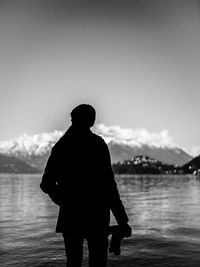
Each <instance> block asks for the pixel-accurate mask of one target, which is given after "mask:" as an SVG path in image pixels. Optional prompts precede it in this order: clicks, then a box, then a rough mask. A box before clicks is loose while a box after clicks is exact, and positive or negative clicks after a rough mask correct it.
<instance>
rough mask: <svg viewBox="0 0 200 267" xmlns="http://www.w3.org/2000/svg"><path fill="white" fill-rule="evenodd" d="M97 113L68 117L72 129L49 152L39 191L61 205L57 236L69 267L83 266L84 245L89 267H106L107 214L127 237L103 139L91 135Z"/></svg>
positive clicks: (86, 109) (82, 109) (78, 111)
mask: <svg viewBox="0 0 200 267" xmlns="http://www.w3.org/2000/svg"><path fill="white" fill-rule="evenodd" d="M95 116H96V112H95V109H94V108H93V107H92V106H90V105H87V104H82V105H79V106H77V107H75V108H74V109H73V110H72V112H71V122H72V125H71V126H70V127H69V129H68V130H67V131H66V133H65V134H64V135H63V137H61V139H60V140H59V141H58V142H57V143H56V144H55V146H54V147H53V148H52V151H51V155H50V157H49V159H48V162H47V165H46V168H45V171H44V174H43V177H42V182H41V184H40V187H41V189H42V190H43V191H44V192H45V193H47V194H48V195H49V196H50V198H51V199H52V200H53V201H54V202H55V203H56V204H57V205H59V207H60V209H59V215H58V221H57V226H56V232H60V233H62V234H63V237H64V243H65V251H66V256H67V265H66V266H68V267H72V266H76V267H79V266H81V265H82V258H83V241H84V239H86V240H87V243H88V249H89V266H90V267H98V266H99V267H104V266H106V265H107V250H108V237H107V235H108V227H109V223H110V210H111V211H112V213H113V215H114V217H115V218H116V221H117V223H118V225H119V226H120V229H122V231H125V232H126V231H127V232H131V228H130V226H129V225H128V217H127V214H126V212H125V209H124V206H123V204H122V202H121V200H120V195H119V192H118V189H117V184H116V182H115V179H114V174H113V171H112V167H111V161H110V154H109V150H108V147H107V145H106V143H105V142H104V141H103V139H102V138H101V137H100V136H98V135H96V134H94V133H92V131H91V130H90V128H91V127H92V126H93V125H94V122H95Z"/></svg>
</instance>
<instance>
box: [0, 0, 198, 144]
mask: <svg viewBox="0 0 200 267" xmlns="http://www.w3.org/2000/svg"><path fill="white" fill-rule="evenodd" d="M0 40H1V42H0V81H1V83H0V129H1V130H0V140H8V139H11V138H16V137H18V136H19V135H21V134H23V133H24V132H26V133H28V134H36V133H40V132H50V131H53V130H55V129H57V130H63V129H65V128H66V127H68V126H69V124H70V119H69V116H68V114H69V112H70V111H71V109H72V108H73V107H74V106H75V105H77V104H80V103H83V102H86V103H90V104H92V105H94V106H95V107H96V109H97V112H98V114H97V115H98V116H97V123H103V124H105V125H108V126H113V125H118V126H120V127H122V128H132V129H136V128H145V129H147V130H148V131H150V132H161V131H162V130H165V129H166V130H168V131H169V133H170V136H172V137H173V139H174V140H175V142H176V143H178V144H180V145H181V146H184V147H191V146H192V145H194V146H200V138H199V136H200V123H199V118H198V116H199V114H200V105H199V99H200V89H199V84H200V73H199V71H200V9H199V1H193V0H187V1H185V0H180V1H178V0H177V1H176V0H172V1H170V0H168V1H166V0H163V1H162V0H157V1H156V0H148V1H145V0H137V1H136V0H135V1H134V0H131V1H126V0H123V1H117V0H115V1H114V0H113V1H110V0H109V1H108V0H106V1H102V0H101V1H100V0H99V1H97V0H93V1H83V0H82V1H76V0H73V1H67V0H65V1H59V0H57V1H52V0H39V1H37V0H24V1H21V0H18V1H11V0H5V1H3V0H1V1H0Z"/></svg>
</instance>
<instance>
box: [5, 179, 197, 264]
mask: <svg viewBox="0 0 200 267" xmlns="http://www.w3.org/2000/svg"><path fill="white" fill-rule="evenodd" d="M40 180H41V177H40V176H39V175H3V174H1V175H0V266H1V267H11V266H15V267H23V266H27V267H28V266H30V267H34V266H52V267H55V266H63V267H64V266H65V252H64V244H63V239H62V236H61V235H60V234H55V232H54V230H55V224H56V219H57V213H58V208H57V206H56V205H54V204H53V203H52V202H51V201H50V200H49V198H48V196H47V195H45V194H44V193H42V192H41V191H40V189H39V183H40ZM116 180H117V182H118V188H119V191H120V193H121V198H122V200H123V203H124V204H125V206H126V210H127V213H128V215H129V219H130V224H131V225H132V228H133V235H132V237H131V238H128V239H126V240H124V241H123V243H122V253H121V255H120V256H113V255H109V263H108V266H122V267H123V266H136V267H137V266H197V267H198V266H200V180H199V179H198V177H189V176H118V177H116ZM112 223H115V220H114V218H112ZM80 224H81V222H80ZM87 262H88V256H87V246H86V244H85V245H84V264H83V266H87Z"/></svg>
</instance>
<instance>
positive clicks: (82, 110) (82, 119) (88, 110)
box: [70, 104, 96, 128]
mask: <svg viewBox="0 0 200 267" xmlns="http://www.w3.org/2000/svg"><path fill="white" fill-rule="evenodd" d="M70 115H71V121H72V125H78V126H81V127H86V128H90V127H92V126H93V125H94V122H95V117H96V111H95V109H94V108H93V107H92V106H91V105H88V104H81V105H79V106H77V107H75V108H74V109H73V110H72V112H71V113H70Z"/></svg>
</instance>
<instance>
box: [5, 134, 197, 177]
mask: <svg viewBox="0 0 200 267" xmlns="http://www.w3.org/2000/svg"><path fill="white" fill-rule="evenodd" d="M63 133H64V132H62V131H54V132H52V133H42V134H36V135H32V136H30V135H26V134H25V135H23V136H21V137H19V138H18V139H15V140H10V141H4V142H0V153H1V158H0V171H1V164H2V163H1V161H2V157H3V156H5V157H9V156H10V157H12V159H13V158H15V159H17V160H20V161H22V162H24V163H26V164H27V165H28V166H30V167H32V168H33V170H39V171H43V170H44V167H45V164H46V162H47V159H48V157H49V155H50V151H51V148H52V147H53V145H54V144H55V143H56V141H57V140H58V139H59V138H60V137H61V136H62V135H63ZM97 133H98V134H100V135H101V136H102V137H103V138H104V139H105V141H106V143H107V144H108V147H109V150H110V154H111V161H112V163H116V162H120V161H124V160H128V159H130V158H133V157H135V156H137V155H146V156H148V157H151V158H154V159H156V160H159V161H162V162H164V163H168V164H174V165H178V166H182V165H184V164H186V163H187V162H189V161H191V160H192V159H193V157H192V156H190V155H189V154H187V153H186V152H185V151H184V150H183V149H181V148H179V147H177V146H167V145H160V146H159V145H154V144H148V143H147V142H144V143H141V142H140V143H138V144H135V143H134V144H133V142H127V141H126V140H125V141H124V140H121V139H120V138H118V139H116V138H111V137H112V136H109V138H108V136H107V135H104V133H102V132H101V131H97ZM6 159H8V158H5V159H4V160H6ZM27 171H28V169H27V168H26V172H27ZM30 172H31V169H30Z"/></svg>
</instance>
